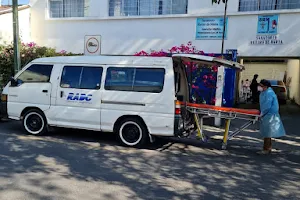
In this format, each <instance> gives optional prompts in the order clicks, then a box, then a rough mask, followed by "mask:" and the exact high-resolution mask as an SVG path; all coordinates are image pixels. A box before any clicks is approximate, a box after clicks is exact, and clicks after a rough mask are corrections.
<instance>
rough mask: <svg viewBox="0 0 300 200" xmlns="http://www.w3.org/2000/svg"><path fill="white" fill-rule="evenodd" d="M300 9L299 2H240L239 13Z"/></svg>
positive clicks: (258, 0)
mask: <svg viewBox="0 0 300 200" xmlns="http://www.w3.org/2000/svg"><path fill="white" fill-rule="evenodd" d="M283 9H300V1H299V0H240V2H239V11H241V12H244V11H260V10H283Z"/></svg>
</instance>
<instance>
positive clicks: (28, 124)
mask: <svg viewBox="0 0 300 200" xmlns="http://www.w3.org/2000/svg"><path fill="white" fill-rule="evenodd" d="M23 127H24V129H25V131H26V132H27V133H28V134H31V135H43V134H45V133H46V132H47V121H46V118H45V115H44V114H43V113H42V112H41V111H39V110H29V111H28V112H26V113H25V115H24V117H23Z"/></svg>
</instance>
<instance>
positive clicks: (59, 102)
mask: <svg viewBox="0 0 300 200" xmlns="http://www.w3.org/2000/svg"><path fill="white" fill-rule="evenodd" d="M214 59H216V58H213V57H206V56H195V55H175V56H173V57H138V56H76V57H51V58H40V59H36V60H34V61H32V62H31V63H29V64H28V65H26V66H25V67H24V68H23V70H22V71H20V72H19V73H18V74H17V75H16V76H15V77H14V78H13V79H12V80H11V81H10V83H9V84H8V85H7V86H6V87H5V89H4V91H3V94H2V96H1V99H2V110H5V111H6V110H7V116H8V117H9V118H11V119H15V120H22V123H23V127H24V129H25V131H26V132H27V133H29V134H32V135H42V134H45V133H46V132H47V131H48V130H49V127H66V128H77V129H86V130H94V131H103V132H116V133H117V134H118V137H119V139H120V141H121V142H122V143H123V144H125V145H127V146H140V145H142V144H143V143H144V142H146V141H147V140H149V139H150V140H152V136H177V135H178V134H180V132H181V131H183V130H182V127H183V126H182V120H181V115H180V114H181V110H180V105H178V104H176V102H177V100H180V101H184V102H185V101H189V86H188V81H187V76H186V68H185V65H184V64H183V60H185V61H191V60H193V61H196V60H202V61H203V60H204V61H207V62H208V61H210V62H214V61H215V60H214Z"/></svg>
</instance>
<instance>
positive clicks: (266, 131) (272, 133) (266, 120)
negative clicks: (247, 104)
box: [258, 80, 286, 154]
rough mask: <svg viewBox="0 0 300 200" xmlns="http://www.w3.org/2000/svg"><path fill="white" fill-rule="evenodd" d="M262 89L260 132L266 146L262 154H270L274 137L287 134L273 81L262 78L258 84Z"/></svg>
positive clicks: (259, 89)
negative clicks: (272, 85) (272, 84)
mask: <svg viewBox="0 0 300 200" xmlns="http://www.w3.org/2000/svg"><path fill="white" fill-rule="evenodd" d="M258 91H260V92H261V93H260V96H259V102H260V111H261V118H260V133H261V135H262V136H263V138H264V148H263V151H261V152H259V153H260V154H269V153H271V151H272V138H279V137H282V136H284V135H285V134H286V132H285V129H284V127H283V124H282V121H281V119H280V115H279V104H278V100H277V96H276V94H275V92H274V91H273V89H272V88H271V83H270V82H269V81H267V80H261V81H260V83H259V86H258Z"/></svg>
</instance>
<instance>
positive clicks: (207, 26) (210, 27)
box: [196, 17, 228, 40]
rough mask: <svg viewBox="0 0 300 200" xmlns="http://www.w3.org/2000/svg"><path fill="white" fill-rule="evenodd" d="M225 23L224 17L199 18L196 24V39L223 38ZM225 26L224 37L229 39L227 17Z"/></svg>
mask: <svg viewBox="0 0 300 200" xmlns="http://www.w3.org/2000/svg"><path fill="white" fill-rule="evenodd" d="M223 25H224V18H223V17H215V18H198V19H197V25H196V40H222V37H223ZM225 27H226V28H225V36H224V39H227V27H228V18H226V24H225Z"/></svg>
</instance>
